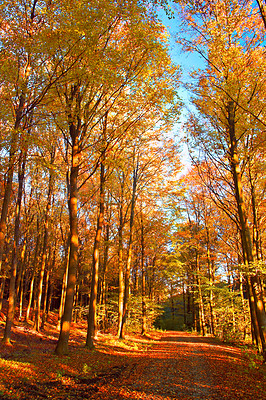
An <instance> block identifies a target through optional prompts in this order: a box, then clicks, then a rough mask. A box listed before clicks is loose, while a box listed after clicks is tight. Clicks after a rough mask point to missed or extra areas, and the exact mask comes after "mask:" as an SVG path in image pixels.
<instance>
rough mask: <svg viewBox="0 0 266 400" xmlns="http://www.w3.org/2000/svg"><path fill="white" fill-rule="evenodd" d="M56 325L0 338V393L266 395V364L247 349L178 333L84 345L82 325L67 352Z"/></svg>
mask: <svg viewBox="0 0 266 400" xmlns="http://www.w3.org/2000/svg"><path fill="white" fill-rule="evenodd" d="M56 335H57V333H56V332H55V331H52V332H50V333H49V334H48V332H46V333H43V334H34V332H33V331H32V330H30V329H28V328H27V329H26V328H25V326H24V327H23V326H21V327H17V328H16V331H15V334H14V335H13V337H14V340H13V346H12V347H10V348H5V347H3V346H1V345H0V399H1V400H12V399H19V400H33V399H34V400H39V399H54V400H67V399H69V400H85V399H94V400H135V399H143V400H163V399H164V400H168V399H171V400H173V399H180V400H190V399H191V400H194V399H198V400H205V399H206V400H207V399H213V400H220V399H228V400H229V399H230V400H234V399H246V400H264V399H265V398H266V367H265V365H262V364H261V362H260V361H259V360H257V359H256V354H255V353H254V351H252V350H247V349H241V348H239V347H235V346H228V345H225V344H223V343H221V342H219V341H217V340H215V339H213V338H202V337H199V336H197V335H192V334H188V333H184V332H162V333H153V334H152V336H151V337H149V338H142V337H140V336H138V335H131V336H128V337H127V338H126V340H124V341H120V340H117V339H116V338H115V336H113V335H111V334H99V335H98V338H97V342H96V348H95V350H93V351H91V350H88V349H86V348H84V341H85V330H84V326H80V327H78V326H77V327H75V329H73V331H72V340H71V343H70V353H69V355H68V356H64V357H57V356H55V355H54V349H55V344H56Z"/></svg>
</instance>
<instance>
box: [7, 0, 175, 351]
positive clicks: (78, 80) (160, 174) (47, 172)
mask: <svg viewBox="0 0 266 400" xmlns="http://www.w3.org/2000/svg"><path fill="white" fill-rule="evenodd" d="M0 19H1V28H0V35H1V36H0V85H1V86H0V97H1V101H0V104H1V105H0V126H1V151H0V155H1V220H0V262H1V295H0V298H1V304H2V300H3V298H5V299H7V300H8V307H7V312H6V323H5V332H4V338H3V340H4V342H6V343H9V342H10V337H11V327H12V323H13V320H14V313H15V307H16V304H17V305H18V308H19V315H20V317H21V316H22V309H23V308H25V307H27V311H26V320H27V321H29V320H34V327H35V329H36V330H37V331H38V330H40V329H41V327H44V326H45V323H46V320H47V314H48V313H49V310H51V308H53V309H54V308H56V309H58V312H59V321H58V322H59V329H60V336H59V340H58V343H57V347H56V352H57V354H62V353H65V352H67V349H68V340H69V335H70V324H71V320H72V316H73V312H78V311H79V312H82V313H85V314H86V316H87V319H88V333H87V342H86V345H87V346H89V347H92V346H93V338H94V334H95V327H96V314H97V304H98V305H100V310H101V315H102V318H101V324H102V326H104V327H106V326H108V323H110V320H112V318H111V317H110V318H109V314H108V307H109V308H110V307H111V304H113V303H114V302H115V303H116V304H117V315H118V318H117V327H116V329H117V331H118V334H119V336H120V337H123V336H124V329H125V322H126V317H127V314H128V301H129V291H130V286H131V291H132V292H133V293H134V294H136V297H138V296H139V298H141V299H142V300H141V303H140V304H142V320H143V326H142V330H143V332H145V330H146V310H147V307H148V303H149V302H148V299H150V301H154V302H155V301H156V299H157V298H158V297H160V296H161V284H160V282H161V281H162V279H163V276H162V272H161V271H160V268H158V266H157V259H158V258H159V254H160V252H161V251H162V249H164V247H165V246H166V243H167V221H166V219H165V215H164V211H163V210H162V208H161V202H162V201H163V198H164V196H166V192H167V188H166V185H165V183H166V180H167V173H168V171H169V168H172V170H173V171H175V170H178V169H179V168H180V165H179V161H178V153H177V151H176V148H175V144H174V142H173V140H171V139H169V138H168V137H167V135H166V133H167V132H169V131H170V129H171V126H172V123H173V122H174V121H175V119H176V118H177V116H178V113H179V109H180V102H179V100H178V97H177V89H178V82H179V70H178V68H177V67H175V66H174V65H173V64H172V62H171V59H170V57H169V54H168V45H167V37H166V35H165V29H164V27H163V26H162V25H161V24H160V22H159V21H158V19H157V17H156V13H155V12H154V10H153V7H152V5H151V4H146V3H145V1H144V2H139V1H130V2H127V1H122V2H119V1H118V2H113V1H105V2H99V1H89V2H88V1H85V0H83V1H75V0H74V1H72V2H69V1H64V0H62V1H51V0H49V1H48V0H47V1H38V0H33V1H20V0H12V1H3V2H1V6H0ZM131 271H132V274H131ZM107 303H108V305H107ZM32 310H33V313H32ZM110 313H111V314H112V315H113V313H114V309H111V310H110ZM108 321H109V322H108Z"/></svg>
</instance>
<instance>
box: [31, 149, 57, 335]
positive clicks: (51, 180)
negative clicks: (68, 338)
mask: <svg viewBox="0 0 266 400" xmlns="http://www.w3.org/2000/svg"><path fill="white" fill-rule="evenodd" d="M54 160H55V147H54V148H53V149H52V151H51V159H50V165H51V167H52V165H53V163H54ZM53 187H54V176H53V171H52V168H51V169H50V176H49V183H48V194H47V203H46V210H45V216H44V237H43V249H42V262H41V269H40V275H39V284H38V292H37V307H36V310H35V324H34V329H36V331H37V332H39V330H40V328H41V302H42V292H43V279H44V272H45V266H46V253H47V246H48V235H49V217H50V208H51V203H52V194H53Z"/></svg>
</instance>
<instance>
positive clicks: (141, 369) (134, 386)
mask: <svg viewBox="0 0 266 400" xmlns="http://www.w3.org/2000/svg"><path fill="white" fill-rule="evenodd" d="M132 361H133V362H132ZM262 368H264V367H262ZM265 372H266V369H265V368H264V373H263V370H261V371H260V373H259V371H258V370H257V369H256V367H255V364H254V363H252V362H251V360H250V359H248V358H245V357H243V351H242V352H241V350H240V349H239V348H237V347H232V346H227V345H224V344H222V343H221V342H219V341H217V340H215V339H213V338H203V337H199V336H196V335H192V334H189V333H184V332H163V333H161V337H160V339H159V340H157V341H156V342H155V343H153V344H152V345H151V347H150V348H149V349H147V350H146V352H145V355H144V354H143V352H142V353H140V354H139V355H138V354H135V355H134V356H133V357H131V364H130V365H129V366H128V367H127V368H125V370H124V372H122V373H121V375H120V377H119V379H116V381H113V382H112V385H111V384H110V385H107V386H106V390H107V392H108V393H109V395H108V396H107V397H106V399H107V398H108V399H121V400H122V399H132V400H133V399H143V400H163V399H164V400H166V399H167V400H168V399H182V400H190V399H191V400H192V399H193V400H194V399H198V400H204V399H213V400H214V399H215V400H219V399H228V400H229V399H246V400H249V399H252V400H260V399H261V400H262V399H264V400H265V398H266V379H265V378H266V377H265ZM102 389H103V388H102ZM102 395H103V393H102V394H99V395H95V397H93V398H95V399H101V398H103V396H102ZM101 396H102V397H101Z"/></svg>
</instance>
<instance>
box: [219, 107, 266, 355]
mask: <svg viewBox="0 0 266 400" xmlns="http://www.w3.org/2000/svg"><path fill="white" fill-rule="evenodd" d="M227 110H228V135H229V139H230V162H231V170H232V175H233V180H234V189H235V198H236V203H237V209H238V216H239V223H240V230H241V239H242V248H243V254H244V259H245V260H246V262H247V266H248V269H249V270H250V269H251V271H254V262H255V259H254V256H253V251H252V242H251V235H250V230H249V226H248V221H247V213H246V208H245V202H244V195H243V188H242V182H241V171H240V164H239V158H238V152H237V139H236V134H235V116H234V103H233V102H232V101H229V102H228V108H227ZM247 283H248V284H250V285H251V291H250V295H251V293H252V295H251V297H252V298H253V299H254V308H255V315H254V318H256V319H257V322H256V323H255V325H257V327H258V330H259V338H258V340H259V341H260V343H261V352H262V355H263V358H264V361H266V313H265V305H264V300H263V296H262V292H261V284H260V280H259V277H258V276H257V275H256V273H254V272H252V274H251V275H250V277H248V278H247ZM251 313H252V311H251ZM255 333H256V332H255Z"/></svg>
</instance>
